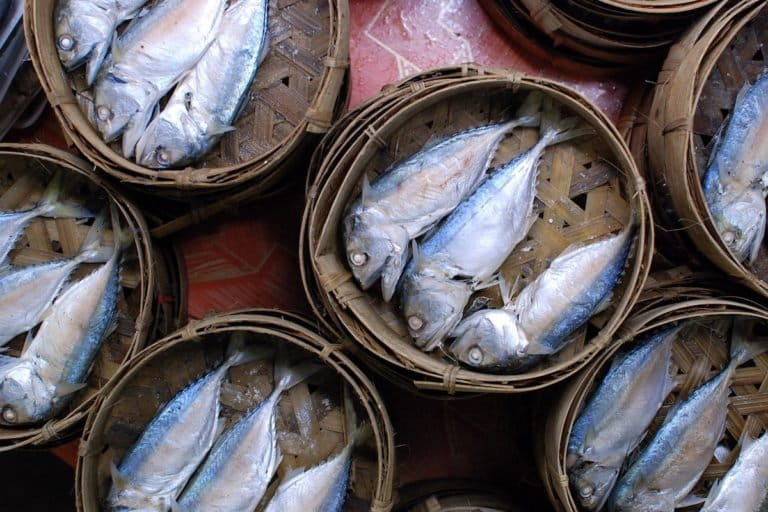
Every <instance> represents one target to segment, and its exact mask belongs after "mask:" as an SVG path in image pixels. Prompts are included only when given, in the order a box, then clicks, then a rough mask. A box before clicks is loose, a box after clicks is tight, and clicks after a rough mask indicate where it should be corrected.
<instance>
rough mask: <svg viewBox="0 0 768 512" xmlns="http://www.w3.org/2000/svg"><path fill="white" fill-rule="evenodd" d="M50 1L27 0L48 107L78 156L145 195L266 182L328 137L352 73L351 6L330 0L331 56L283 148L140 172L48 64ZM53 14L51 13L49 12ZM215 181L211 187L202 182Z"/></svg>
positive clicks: (33, 51)
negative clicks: (305, 146) (314, 137)
mask: <svg viewBox="0 0 768 512" xmlns="http://www.w3.org/2000/svg"><path fill="white" fill-rule="evenodd" d="M48 3H49V2H48V1H47V0H26V6H25V9H26V12H25V16H24V19H25V23H24V29H25V35H26V39H27V44H28V46H29V48H30V52H29V53H30V58H31V60H32V62H33V65H34V67H35V70H36V71H37V74H38V77H39V78H40V81H41V84H42V85H43V89H44V90H45V93H46V95H47V97H48V101H49V102H50V104H51V106H52V107H53V110H54V112H55V113H56V116H57V118H58V119H59V124H60V125H61V126H62V128H63V130H64V132H65V134H66V136H67V138H68V139H69V140H70V141H71V142H72V143H74V144H75V146H77V148H78V149H79V150H80V152H81V153H82V154H83V155H84V156H85V157H86V158H88V159H89V160H91V161H92V162H93V163H94V164H95V165H97V166H98V167H99V168H100V169H101V170H103V171H104V172H106V173H107V174H109V175H111V176H113V177H114V178H117V179H119V180H120V181H121V182H123V183H127V184H131V185H134V186H144V187H145V188H146V189H147V191H162V190H166V191H167V190H168V189H179V190H185V191H188V192H192V191H200V190H202V191H204V192H205V191H208V192H216V191H220V190H223V189H228V188H232V187H235V186H237V185H240V184H242V183H245V182H248V181H253V180H254V179H258V178H260V177H264V176H268V175H269V174H270V173H271V172H273V171H274V170H275V168H277V167H278V166H279V165H280V164H281V163H282V162H284V161H285V160H286V159H287V158H288V156H290V155H291V154H292V153H293V152H294V151H295V150H296V148H298V147H299V146H300V144H301V143H302V141H303V140H304V139H305V138H306V137H307V136H308V135H310V134H313V133H315V134H316V133H324V132H325V131H327V130H328V129H329V128H330V122H329V121H328V119H332V117H333V111H334V109H335V106H336V103H337V100H338V99H339V98H340V97H341V89H342V84H343V82H344V79H345V76H346V72H347V69H348V67H349V37H348V34H349V4H348V0H328V5H329V9H330V20H331V22H330V24H329V27H328V31H329V43H328V55H327V56H326V57H325V59H323V71H322V73H321V75H320V77H319V79H318V81H319V82H320V85H319V86H318V89H317V91H315V94H314V96H313V98H312V101H311V102H310V105H309V107H308V108H307V111H306V112H305V115H304V117H303V119H302V120H301V122H300V123H299V124H298V125H296V127H294V129H293V130H292V131H291V133H290V135H288V136H287V137H286V138H285V139H284V140H283V142H281V143H280V144H279V145H276V146H274V147H272V148H270V149H269V150H268V151H267V152H264V153H262V154H260V155H258V156H256V157H254V158H251V159H249V160H247V161H244V162H241V163H238V164H234V165H229V166H221V167H196V166H189V167H187V168H184V169H180V170H178V169H177V170H156V169H149V168H146V167H142V166H140V165H138V164H136V163H135V162H132V161H130V160H128V159H125V158H124V157H123V156H122V155H120V154H118V153H117V152H116V151H114V150H112V149H111V148H110V147H109V146H108V145H107V144H106V143H104V142H103V141H102V139H101V137H100V136H99V134H98V133H97V131H96V129H95V128H94V127H93V126H91V124H90V123H89V122H88V120H87V119H86V117H85V115H84V114H83V112H82V111H81V110H80V107H79V106H78V104H77V100H76V99H75V96H74V94H73V91H72V89H71V87H70V86H69V85H68V84H67V82H66V73H65V71H64V69H63V67H62V66H61V62H60V61H59V59H58V56H54V57H52V58H50V59H44V58H42V56H41V53H40V49H41V46H42V45H41V43H40V41H41V40H42V38H46V40H47V41H48V43H50V41H51V40H52V37H53V23H51V22H50V20H47V19H42V18H43V16H42V14H41V12H40V9H42V7H41V5H43V4H48ZM51 8H52V7H51ZM205 176H211V177H213V178H215V180H213V181H204V180H201V179H200V178H201V177H205Z"/></svg>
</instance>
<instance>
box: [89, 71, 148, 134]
mask: <svg viewBox="0 0 768 512" xmlns="http://www.w3.org/2000/svg"><path fill="white" fill-rule="evenodd" d="M148 96H149V92H148V91H146V90H145V89H144V88H143V87H141V86H140V85H139V84H137V83H136V82H133V81H126V80H123V79H122V78H120V77H119V76H118V75H116V74H114V73H112V72H106V73H103V74H102V76H101V77H99V80H98V82H97V83H96V88H95V94H94V104H95V113H96V127H97V128H98V130H99V132H101V136H102V138H103V139H104V141H105V142H112V141H113V140H115V139H117V138H118V137H119V136H120V134H121V133H123V131H124V130H125V128H126V127H127V126H128V123H129V122H130V121H131V120H132V119H133V117H134V116H135V115H136V114H137V113H138V112H139V111H141V110H142V107H143V105H144V104H145V103H146V102H147V98H148Z"/></svg>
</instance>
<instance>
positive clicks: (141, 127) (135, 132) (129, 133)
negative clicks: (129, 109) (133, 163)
mask: <svg viewBox="0 0 768 512" xmlns="http://www.w3.org/2000/svg"><path fill="white" fill-rule="evenodd" d="M156 109H157V103H155V104H154V105H153V106H152V107H151V108H145V109H144V110H140V111H138V112H136V113H135V114H133V116H131V120H130V121H129V122H128V127H127V128H126V129H125V131H124V132H123V156H124V157H125V158H127V159H130V158H131V157H132V156H133V153H134V151H135V149H136V144H138V142H139V139H140V138H141V136H142V135H144V132H145V131H146V130H147V125H148V124H149V121H150V120H151V119H152V115H153V114H154V113H155V110H156Z"/></svg>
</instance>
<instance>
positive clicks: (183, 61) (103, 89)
mask: <svg viewBox="0 0 768 512" xmlns="http://www.w3.org/2000/svg"><path fill="white" fill-rule="evenodd" d="M225 6H226V1H225V0H163V1H162V2H158V3H157V4H156V5H154V6H153V7H152V8H151V9H150V10H149V11H148V12H147V13H146V14H144V15H142V16H140V17H139V18H137V19H136V20H134V22H133V23H132V24H131V25H130V26H129V27H128V28H127V29H126V31H125V32H123V34H122V35H121V36H120V37H119V38H117V40H116V42H115V44H114V45H113V48H112V54H111V55H110V57H109V59H108V60H107V62H105V64H104V66H103V67H102V71H101V73H100V74H99V77H98V80H97V81H96V85H95V87H94V100H95V105H96V111H95V114H96V125H97V128H98V129H99V131H100V132H101V135H102V138H103V139H104V141H106V142H111V141H113V140H115V139H116V138H117V137H118V136H120V135H121V134H122V135H123V144H122V146H123V156H125V157H126V158H130V157H131V156H132V155H133V152H134V149H135V146H136V143H137V142H138V140H139V138H140V137H141V135H142V134H143V133H144V130H145V129H146V127H147V124H149V121H150V117H151V116H152V114H153V112H154V110H155V107H156V105H157V104H158V102H159V101H160V98H162V97H163V96H164V95H165V94H166V93H167V92H168V91H170V90H171V87H173V86H174V85H176V83H177V82H178V81H179V80H180V79H181V77H182V76H183V75H184V73H186V72H188V71H189V70H190V69H192V67H193V66H194V65H195V64H197V61H198V60H200V58H201V57H202V56H203V54H204V53H205V51H206V50H207V49H208V47H209V46H210V44H211V43H212V42H213V40H214V38H215V37H216V35H217V33H218V29H219V25H220V23H221V19H222V16H223V14H224V8H225Z"/></svg>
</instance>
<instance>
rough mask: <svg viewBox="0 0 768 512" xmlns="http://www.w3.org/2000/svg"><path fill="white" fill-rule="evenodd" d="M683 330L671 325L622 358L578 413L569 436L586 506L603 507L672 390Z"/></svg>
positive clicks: (573, 476) (575, 482) (575, 483)
mask: <svg viewBox="0 0 768 512" xmlns="http://www.w3.org/2000/svg"><path fill="white" fill-rule="evenodd" d="M678 332H679V328H677V327H671V328H666V329H664V330H662V331H659V332H657V333H655V334H653V335H652V336H650V338H648V339H647V340H645V341H643V342H642V344H641V345H639V346H637V347H636V348H634V349H633V350H631V351H630V352H628V353H626V354H624V355H622V356H621V357H619V358H617V359H616V360H615V362H614V364H613V366H611V369H610V370H609V371H608V373H607V374H606V375H605V377H603V379H602V381H601V383H600V385H599V387H598V388H597V390H596V391H595V393H594V394H593V395H592V396H591V397H590V399H589V401H588V402H587V405H586V406H585V407H584V409H583V410H582V411H581V413H580V414H579V417H578V418H577V419H576V422H575V423H574V425H573V429H572V431H571V437H570V439H569V440H568V459H567V460H568V476H569V479H570V481H571V487H572V488H573V489H574V494H575V496H576V498H577V499H578V501H579V503H580V505H581V506H582V507H583V508H584V509H585V510H599V509H601V508H602V507H603V505H604V504H605V501H606V499H607V498H608V496H609V495H610V493H611V490H612V489H613V486H614V484H615V482H616V479H617V477H618V475H619V471H620V470H621V468H622V466H623V464H624V460H625V459H626V457H627V455H628V454H629V452H631V451H632V450H633V449H634V448H635V447H636V446H637V444H638V443H639V442H640V440H641V439H642V437H643V433H644V432H645V430H646V429H647V428H648V427H649V426H650V424H651V421H652V420H653V418H654V417H655V416H656V414H657V412H658V411H659V409H660V408H661V405H662V404H663V402H664V399H665V398H666V397H667V395H668V394H669V392H670V391H671V389H672V387H673V384H674V381H673V379H672V376H671V375H670V369H671V364H672V343H673V341H674V340H675V339H676V337H677V333H678Z"/></svg>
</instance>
